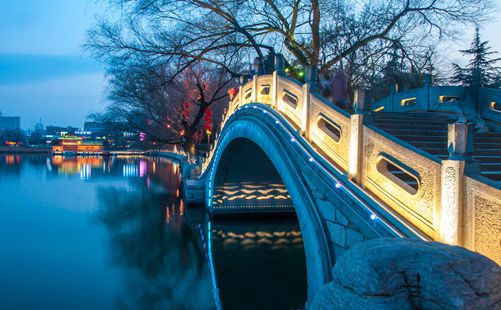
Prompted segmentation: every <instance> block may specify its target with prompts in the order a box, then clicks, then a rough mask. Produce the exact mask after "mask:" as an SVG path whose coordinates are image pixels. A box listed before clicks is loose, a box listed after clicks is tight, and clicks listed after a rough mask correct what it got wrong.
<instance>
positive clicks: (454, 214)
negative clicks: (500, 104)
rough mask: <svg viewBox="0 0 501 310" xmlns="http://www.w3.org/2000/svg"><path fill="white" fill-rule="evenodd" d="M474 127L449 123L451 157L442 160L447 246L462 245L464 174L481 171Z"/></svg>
mask: <svg viewBox="0 0 501 310" xmlns="http://www.w3.org/2000/svg"><path fill="white" fill-rule="evenodd" d="M470 127H471V124H470V123H466V122H456V123H454V124H449V128H448V137H447V145H448V151H449V158H448V159H447V160H443V161H442V172H441V174H442V175H441V200H442V201H441V202H442V208H441V221H440V240H441V241H442V242H444V243H447V244H452V245H462V244H463V214H464V210H463V208H464V206H463V204H464V194H465V193H464V174H465V172H470V173H475V172H477V173H478V172H479V171H480V165H479V164H478V162H475V161H473V160H472V152H473V133H472V131H471V130H470Z"/></svg>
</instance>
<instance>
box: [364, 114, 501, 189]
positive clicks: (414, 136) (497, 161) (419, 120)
mask: <svg viewBox="0 0 501 310" xmlns="http://www.w3.org/2000/svg"><path fill="white" fill-rule="evenodd" d="M373 120H374V125H376V126H377V127H378V128H381V129H382V130H384V131H386V132H387V133H389V134H391V135H393V136H395V137H396V138H398V139H400V140H403V141H405V142H407V143H409V144H411V145H414V146H415V147H417V148H419V149H421V150H423V151H425V152H427V153H428V154H430V155H433V156H436V157H438V158H439V159H442V160H444V159H447V158H448V157H449V153H448V149H447V133H448V129H447V127H448V124H450V123H452V122H454V121H455V117H454V116H452V115H450V114H444V113H405V112H403V113H402V112H390V113H385V112H382V113H374V114H373ZM473 158H474V159H475V160H478V161H480V164H481V165H480V167H481V171H480V173H481V175H483V176H484V177H486V178H489V179H491V180H494V181H501V133H499V132H486V133H476V134H475V136H474V148H473ZM391 172H392V173H393V174H395V175H397V176H399V177H400V175H401V174H402V173H400V172H399V171H398V170H391ZM401 179H403V180H404V181H405V182H406V183H407V184H409V185H411V186H413V185H414V183H415V182H416V181H415V180H414V179H412V178H410V177H408V176H405V175H402V176H401Z"/></svg>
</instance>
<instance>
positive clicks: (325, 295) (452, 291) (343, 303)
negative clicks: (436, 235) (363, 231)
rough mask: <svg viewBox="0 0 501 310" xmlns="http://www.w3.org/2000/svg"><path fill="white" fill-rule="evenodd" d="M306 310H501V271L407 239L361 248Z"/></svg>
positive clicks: (469, 255) (462, 252) (471, 256)
mask: <svg viewBox="0 0 501 310" xmlns="http://www.w3.org/2000/svg"><path fill="white" fill-rule="evenodd" d="M333 277H334V281H332V282H330V283H328V284H326V285H325V286H324V287H323V289H322V290H321V291H320V293H319V294H318V295H317V296H316V297H315V299H314V300H313V302H312V304H311V305H310V309H374V310H377V309H389V310H391V309H395V310H397V309H398V310H404V309H501V268H500V267H499V266H498V265H497V264H496V263H494V262H493V261H491V260H490V259H488V258H487V257H485V256H482V255H480V254H478V253H474V252H471V251H469V250H466V249H464V248H461V247H456V246H450V245H446V244H442V243H437V242H424V241H419V240H411V239H397V238H383V239H374V240H371V241H367V242H363V243H360V244H358V245H356V246H354V247H353V248H352V249H351V250H350V251H348V252H346V253H345V254H344V255H342V256H341V257H340V259H339V260H338V262H337V263H336V265H335V266H334V270H333Z"/></svg>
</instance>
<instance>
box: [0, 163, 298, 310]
mask: <svg viewBox="0 0 501 310" xmlns="http://www.w3.org/2000/svg"><path fill="white" fill-rule="evenodd" d="M180 183H181V180H180V166H179V165H178V164H176V163H173V162H170V161H168V160H166V159H162V158H146V157H110V158H101V157H61V156H54V157H53V156H36V155H5V154H3V155H1V154H0V309H8V310H16V309H23V310H24V309H221V308H222V309H297V308H300V307H303V306H304V303H305V300H306V263H305V257H304V248H303V243H302V239H301V233H300V231H299V227H298V225H297V222H293V221H274V222H270V221H266V222H263V221H260V222H256V221H253V222H235V221H234V222H228V221H225V222H213V221H210V220H209V219H208V218H207V216H206V215H205V212H204V210H201V209H193V208H186V207H185V205H184V203H183V200H182V198H181V197H180V189H179V186H180Z"/></svg>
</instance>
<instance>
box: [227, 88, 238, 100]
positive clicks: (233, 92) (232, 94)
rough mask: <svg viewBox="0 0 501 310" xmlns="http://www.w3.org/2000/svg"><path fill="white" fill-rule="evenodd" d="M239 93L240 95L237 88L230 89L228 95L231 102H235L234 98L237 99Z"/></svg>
mask: <svg viewBox="0 0 501 310" xmlns="http://www.w3.org/2000/svg"><path fill="white" fill-rule="evenodd" d="M237 93H238V90H237V89H236V88H235V87H232V88H230V89H228V95H229V96H230V99H231V100H233V98H235V96H236V95H237Z"/></svg>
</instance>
